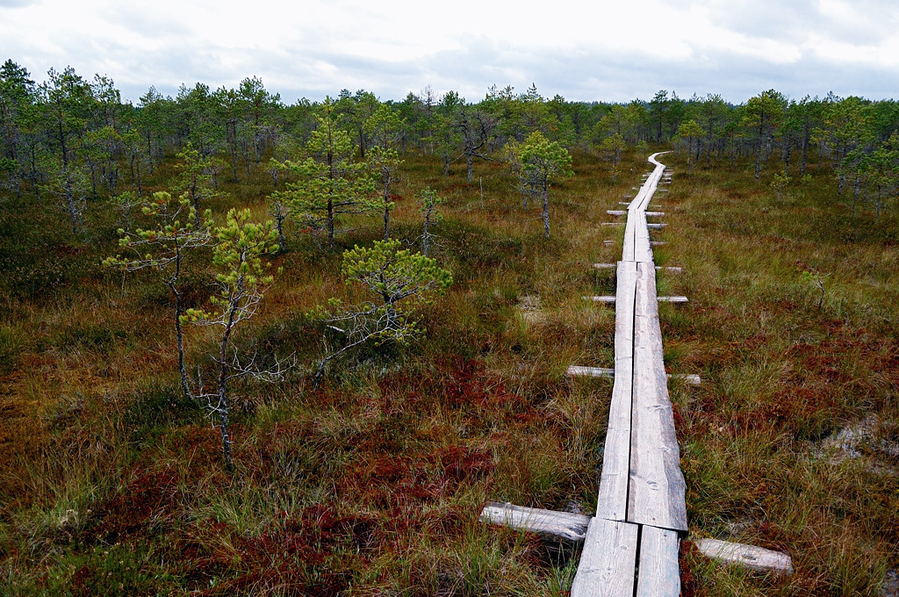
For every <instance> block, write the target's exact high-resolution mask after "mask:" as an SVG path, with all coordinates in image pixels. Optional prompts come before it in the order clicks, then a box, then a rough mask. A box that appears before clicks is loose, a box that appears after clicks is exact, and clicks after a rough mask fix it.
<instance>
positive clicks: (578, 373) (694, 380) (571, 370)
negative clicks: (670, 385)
mask: <svg viewBox="0 0 899 597" xmlns="http://www.w3.org/2000/svg"><path fill="white" fill-rule="evenodd" d="M565 375H568V376H569V377H609V378H611V377H615V370H614V369H608V368H605V367H582V366H579V365H569V367H568V369H566V370H565ZM668 379H677V380H682V381H684V382H685V383H688V384H691V385H694V386H699V385H702V379H701V378H700V377H699V376H698V375H692V374H684V373H674V374H670V375H668Z"/></svg>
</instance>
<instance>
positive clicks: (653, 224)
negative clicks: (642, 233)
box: [646, 222, 668, 230]
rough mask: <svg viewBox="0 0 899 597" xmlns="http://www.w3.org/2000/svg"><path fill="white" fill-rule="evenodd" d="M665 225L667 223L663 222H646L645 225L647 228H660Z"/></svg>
mask: <svg viewBox="0 0 899 597" xmlns="http://www.w3.org/2000/svg"><path fill="white" fill-rule="evenodd" d="M666 226H668V224H664V223H658V224H655V223H652V222H649V223H647V224H646V227H647V228H649V229H650V230H661V229H662V228H665V227H666Z"/></svg>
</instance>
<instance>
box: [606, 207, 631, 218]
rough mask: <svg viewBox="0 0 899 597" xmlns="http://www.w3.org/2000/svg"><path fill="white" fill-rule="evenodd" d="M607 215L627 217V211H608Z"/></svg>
mask: <svg viewBox="0 0 899 597" xmlns="http://www.w3.org/2000/svg"><path fill="white" fill-rule="evenodd" d="M628 205H629V204H628ZM606 213H607V214H608V215H610V216H626V215H627V211H625V210H623V209H607V210H606Z"/></svg>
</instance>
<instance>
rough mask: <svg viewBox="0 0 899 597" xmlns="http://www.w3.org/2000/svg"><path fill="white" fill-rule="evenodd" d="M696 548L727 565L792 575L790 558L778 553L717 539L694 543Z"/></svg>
mask: <svg viewBox="0 0 899 597" xmlns="http://www.w3.org/2000/svg"><path fill="white" fill-rule="evenodd" d="M696 547H697V548H698V549H699V551H701V552H702V553H703V554H704V555H705V556H706V557H709V558H714V559H716V560H720V561H722V562H724V563H727V564H737V565H739V566H743V567H745V568H750V569H752V570H756V571H759V572H776V573H779V574H792V573H793V562H792V560H791V559H790V556H788V555H787V554H785V553H781V552H779V551H771V550H770V549H763V548H761V547H754V546H752V545H744V544H742V543H728V542H726V541H719V540H718V539H701V540H700V541H697V542H696Z"/></svg>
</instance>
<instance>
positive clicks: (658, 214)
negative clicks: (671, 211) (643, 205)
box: [646, 211, 665, 218]
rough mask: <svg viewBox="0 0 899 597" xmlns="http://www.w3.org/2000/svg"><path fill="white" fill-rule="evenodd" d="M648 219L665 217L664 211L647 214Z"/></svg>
mask: <svg viewBox="0 0 899 597" xmlns="http://www.w3.org/2000/svg"><path fill="white" fill-rule="evenodd" d="M646 215H647V217H652V218H661V217H663V216H664V215H665V212H664V211H648V212H646Z"/></svg>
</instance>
